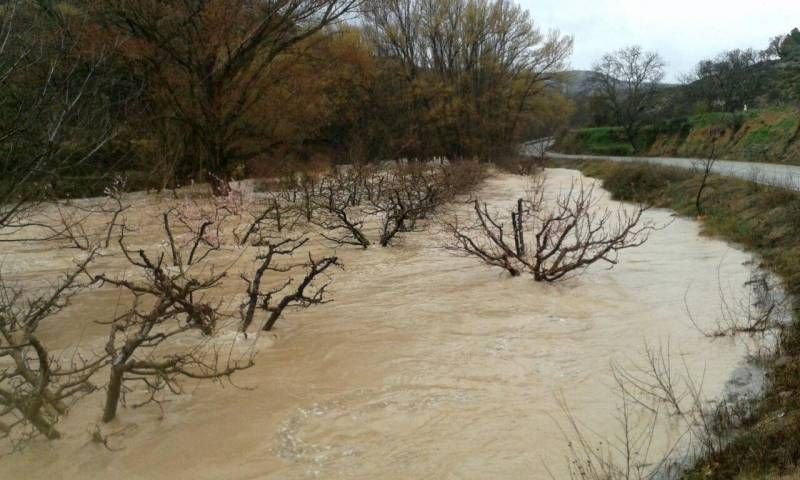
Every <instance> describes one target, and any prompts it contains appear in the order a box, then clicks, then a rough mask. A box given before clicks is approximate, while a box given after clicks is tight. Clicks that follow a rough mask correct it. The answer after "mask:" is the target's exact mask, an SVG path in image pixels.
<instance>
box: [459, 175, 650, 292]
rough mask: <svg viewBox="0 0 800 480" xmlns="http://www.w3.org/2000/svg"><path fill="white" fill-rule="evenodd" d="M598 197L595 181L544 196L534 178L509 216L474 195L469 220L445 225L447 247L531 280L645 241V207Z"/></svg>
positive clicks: (552, 277)
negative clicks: (602, 202) (604, 204)
mask: <svg viewBox="0 0 800 480" xmlns="http://www.w3.org/2000/svg"><path fill="white" fill-rule="evenodd" d="M598 201H599V197H598V196H597V195H595V192H594V186H593V185H590V186H587V185H585V184H583V183H582V182H573V184H572V185H571V186H570V188H569V189H567V190H566V191H564V192H560V193H558V194H557V195H556V196H555V197H554V198H552V199H548V198H547V196H546V188H545V185H544V181H543V180H542V179H541V178H539V179H535V180H534V181H533V184H532V187H531V189H530V192H529V194H528V196H527V198H525V199H519V200H518V202H517V205H516V209H514V210H513V211H512V212H510V215H509V217H510V218H508V220H504V219H501V218H500V215H498V214H497V213H495V212H492V211H490V210H489V207H488V206H487V205H486V204H485V203H481V201H480V200H479V199H476V200H474V202H473V211H474V217H473V221H472V223H471V224H467V225H461V224H459V223H458V220H457V219H456V220H455V221H452V222H449V223H446V224H445V229H446V230H447V231H448V232H449V233H450V234H451V238H452V241H451V243H449V244H448V245H446V248H448V249H449V250H451V251H454V252H456V253H458V254H463V255H467V256H473V257H477V258H479V259H480V260H481V261H483V262H484V263H486V264H488V265H492V266H496V267H500V268H503V269H505V270H507V271H508V272H509V273H510V274H511V275H512V276H519V275H521V274H522V273H524V272H527V273H530V274H531V275H532V276H533V278H534V280H536V281H547V282H553V281H557V280H560V279H562V278H564V277H566V276H568V275H570V274H572V273H574V272H579V271H581V270H583V269H585V268H586V267H588V266H589V265H591V264H593V263H597V262H603V263H607V264H610V265H615V264H616V263H617V259H618V255H619V252H621V251H622V250H626V249H629V248H635V247H638V246H641V245H642V244H644V243H645V242H646V241H647V239H648V235H649V233H650V232H651V231H652V230H653V229H654V228H655V227H654V225H653V224H652V223H651V222H649V221H646V220H644V219H643V218H642V216H643V214H644V212H645V210H646V209H645V207H642V206H638V207H635V208H626V207H619V208H617V209H616V210H612V209H609V208H601V207H599V206H598V205H597V203H598ZM509 220H510V225H509V223H506V222H508V221H509Z"/></svg>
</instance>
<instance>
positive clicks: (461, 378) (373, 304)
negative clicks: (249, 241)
mask: <svg viewBox="0 0 800 480" xmlns="http://www.w3.org/2000/svg"><path fill="white" fill-rule="evenodd" d="M578 175H579V174H578V173H577V172H574V171H567V170H550V171H548V182H549V183H550V184H551V185H552V186H554V188H559V187H564V186H566V185H568V184H569V182H570V181H571V180H572V179H574V178H575V177H576V176H578ZM584 181H586V182H591V181H592V180H589V179H585V180H584ZM525 187H526V183H525V180H524V179H523V178H522V177H517V176H512V175H504V174H498V175H495V176H493V177H492V178H490V179H489V180H488V181H487V182H486V184H485V185H484V186H483V187H482V189H481V192H480V195H481V198H483V199H484V200H486V201H487V202H488V203H489V204H491V205H495V206H498V207H500V206H504V205H508V204H510V203H511V202H513V201H514V200H515V199H516V198H517V197H518V196H519V195H520V194H522V193H523V192H524V190H525ZM604 202H608V203H613V202H611V201H610V200H608V199H605V200H604ZM459 208H461V209H462V210H463V212H464V213H466V212H467V211H468V208H469V207H468V206H464V207H459ZM131 215H132V216H134V215H135V214H134V213H132V214H131ZM646 215H647V217H648V218H649V219H651V220H653V221H654V222H655V223H656V224H659V225H667V226H666V228H664V229H661V230H658V231H656V232H654V233H653V234H652V235H651V238H650V240H649V242H648V243H646V244H645V245H644V246H642V247H641V248H637V249H633V250H628V251H625V252H623V254H622V257H621V262H620V263H619V265H617V266H616V267H615V268H614V269H611V270H609V269H607V268H605V267H603V266H596V267H593V268H591V269H589V270H588V271H587V272H586V273H585V274H584V275H582V276H579V277H576V278H573V279H570V280H568V281H565V282H562V283H557V284H553V285H548V284H538V283H536V282H534V281H532V280H531V279H530V278H529V277H521V278H510V277H509V276H508V275H507V274H505V273H504V272H502V271H500V270H497V269H492V268H489V267H486V266H484V265H482V264H480V263H478V262H476V261H475V260H474V259H469V258H460V257H456V256H453V255H452V254H451V253H449V252H447V251H445V250H444V249H442V248H441V245H442V234H441V233H439V232H437V231H436V229H435V228H431V229H428V230H427V231H424V232H418V233H411V234H407V235H405V236H403V238H402V239H400V240H399V242H398V243H397V245H395V246H393V247H392V248H386V249H383V248H380V247H378V246H374V247H372V248H370V249H368V250H366V251H362V250H360V249H356V248H340V249H339V250H338V252H337V253H338V255H339V256H340V257H341V259H342V262H343V263H344V265H345V268H344V270H342V271H337V272H336V273H335V276H334V281H333V284H332V285H331V287H330V294H331V297H332V298H333V299H334V301H333V302H332V303H328V304H324V305H320V306H315V307H313V308H310V309H307V310H303V311H292V312H289V313H287V314H286V317H285V318H282V319H281V320H280V321H279V322H278V324H277V327H276V329H275V331H274V332H270V333H266V334H262V335H261V336H260V338H258V339H257V340H255V345H254V344H253V342H254V341H253V340H244V339H241V338H239V339H238V340H237V341H238V342H239V343H240V344H241V348H243V349H244V348H249V347H253V346H254V347H256V348H258V353H257V355H256V359H255V360H256V366H255V367H253V368H251V369H249V370H247V371H244V372H241V373H240V374H238V375H237V376H236V377H235V378H234V379H235V383H236V385H237V386H238V387H239V388H234V387H232V386H230V385H223V386H222V387H220V386H219V385H216V384H211V383H204V384H201V385H197V386H190V388H188V389H187V394H186V395H183V396H180V397H169V398H168V401H167V402H165V403H164V405H163V412H162V411H161V410H160V409H159V408H158V407H157V406H155V405H149V406H146V407H143V408H140V409H135V410H134V409H121V411H120V415H119V418H118V420H115V421H114V422H113V423H112V424H111V425H110V426H108V427H105V428H104V432H106V433H109V432H117V433H118V435H113V436H112V437H110V440H109V445H110V446H111V447H113V449H114V450H115V451H110V450H108V449H106V448H105V447H103V446H102V445H99V444H96V443H92V442H91V439H90V433H91V431H92V430H93V429H94V425H95V424H96V423H97V422H98V421H99V417H100V413H101V408H102V394H97V395H94V396H91V397H89V398H86V399H84V400H83V401H82V402H80V403H79V404H77V405H76V406H75V408H73V410H72V411H71V412H70V414H69V416H68V417H67V418H65V419H64V421H63V424H62V426H61V430H62V431H63V433H64V434H65V438H64V439H62V440H60V441H57V442H46V441H36V442H35V443H34V444H33V445H31V446H30V447H29V448H28V449H27V450H25V451H24V452H22V453H20V454H14V455H11V456H7V457H5V458H2V459H0V478H3V479H6V478H7V479H27V478H31V479H38V478H42V479H44V478H48V479H58V478H65V479H90V478H98V479H99V478H109V479H111V478H126V479H127V478H134V479H170V480H174V479H222V478H224V479H262V478H263V479H305V478H325V479H328V478H330V479H411V478H413V479H422V478H431V479H439V478H441V479H478V478H480V479H485V478H498V479H503V478H508V479H512V478H513V479H517V478H530V479H541V478H548V474H547V470H548V468H549V469H550V470H551V471H553V472H554V474H555V475H556V476H557V478H562V477H561V475H562V474H563V472H564V469H565V467H566V464H567V462H566V460H565V458H566V457H565V455H566V453H567V448H566V442H565V439H564V435H563V433H562V428H565V426H566V425H567V422H566V417H565V415H564V413H563V412H562V410H561V407H560V405H559V398H562V399H564V400H565V401H566V403H567V404H568V406H569V409H570V411H571V412H572V413H573V414H574V415H575V417H576V418H578V419H580V420H581V421H582V422H584V423H585V424H586V425H587V427H589V428H591V429H592V430H593V431H597V432H609V436H614V435H615V434H617V433H618V431H619V429H618V422H617V419H618V408H619V405H620V398H619V396H618V395H617V394H615V384H614V381H613V378H612V376H611V369H610V363H611V362H612V361H616V362H618V363H620V364H622V365H627V364H631V362H637V361H639V360H640V359H641V352H642V349H643V345H644V342H645V341H648V342H650V343H652V344H657V343H658V342H666V341H667V340H668V341H669V343H670V347H671V350H672V354H673V355H674V356H675V358H676V360H675V362H676V363H677V364H679V365H680V368H681V369H683V366H682V363H681V361H683V362H685V363H686V365H687V367H688V369H689V370H690V371H692V372H696V373H697V375H698V376H702V377H703V378H704V381H703V387H704V391H705V393H706V395H708V396H709V397H714V396H718V395H719V394H720V392H721V391H722V389H723V387H724V385H725V383H726V382H727V381H728V379H729V378H730V376H731V372H732V371H733V370H734V369H735V368H736V367H737V366H739V365H740V364H741V362H742V361H743V359H744V357H745V355H746V351H745V347H744V346H742V345H741V344H738V343H735V342H733V341H730V340H726V339H717V340H714V341H712V340H710V339H708V338H705V337H704V336H703V335H702V334H700V333H699V332H698V330H697V329H696V328H695V327H694V326H693V325H692V324H691V322H690V321H689V318H688V316H687V314H686V306H685V305H684V303H686V304H688V307H689V308H690V309H691V311H692V312H693V314H694V315H695V317H696V318H697V319H699V321H701V322H708V324H712V323H713V322H714V320H715V319H716V318H718V317H719V308H720V296H719V290H720V279H721V282H722V287H723V288H724V289H726V290H727V291H730V292H732V294H736V292H739V291H742V292H743V291H744V289H745V287H744V283H745V281H746V280H747V279H748V274H749V271H750V268H749V266H748V263H749V262H750V260H751V258H750V256H749V255H747V254H745V253H743V252H741V251H739V250H737V249H735V248H732V247H730V246H729V245H727V244H725V243H722V242H719V241H716V240H711V239H708V238H705V237H702V236H700V235H699V227H698V225H697V224H696V223H694V222H692V221H689V220H684V219H673V218H672V217H671V215H670V213H669V212H667V211H661V210H652V211H649V212H648V213H647V214H646ZM147 218H148V216H147V214H146V213H143V214H140V217H139V221H140V222H141V223H142V224H143V225H145V224H146V223H147ZM148 228H149V230H148ZM156 228H157V226H150V227H147V228H143V229H142V230H141V231H140V233H139V234H137V236H133V237H132V241H135V242H142V243H144V244H146V243H147V242H148V237H147V235H148V234H147V232H148V231H150V232H153V231H155V229H156ZM151 243H152V242H151ZM323 245H324V244H323V242H321V241H318V242H317V243H316V245H315V247H314V248H315V249H322V248H323ZM11 248H12V247H11V246H9V245H5V246H1V247H0V256H2V258H3V269H4V272H6V276H7V277H9V278H12V279H17V280H18V281H20V282H21V283H22V284H26V283H27V284H30V285H34V284H37V282H40V281H41V280H42V279H44V278H47V276H48V275H50V274H52V273H54V272H56V271H59V270H60V269H63V268H66V267H67V266H68V265H69V261H70V259H69V258H66V259H65V258H61V257H59V255H61V256H63V255H64V254H63V252H60V251H58V250H49V249H47V248H46V247H42V246H41V245H39V246H37V245H34V244H26V245H16V246H13V249H14V250H11ZM234 257H235V255H233V254H231V258H232V259H233V258H234ZM103 262H104V263H105V266H106V267H107V268H109V269H112V270H113V269H114V268H117V269H120V268H122V263H121V262H119V261H118V259H103V260H102V262H101V263H103ZM242 263H244V264H245V265H244V266H243V265H241V264H242ZM246 264H247V260H246V258H243V259H240V260H239V264H237V266H236V267H235V268H244V267H248V265H246ZM225 288H230V289H231V290H230V291H231V293H234V292H236V291H235V290H234V288H239V290H238V291H241V286H239V287H235V285H233V284H231V285H227V284H226V287H225ZM116 295H117V293H116V292H114V291H107V292H106V291H95V292H91V291H90V292H87V293H85V294H82V295H81V296H80V297H79V298H77V299H76V300H75V302H74V305H73V306H72V307H71V308H70V309H69V310H68V311H66V312H65V316H64V317H63V318H60V319H58V320H59V321H58V322H52V323H51V324H48V325H46V331H45V333H46V336H47V338H48V340H49V341H50V342H56V343H60V344H61V345H62V346H64V347H66V346H68V345H69V344H71V343H74V342H75V341H76V339H78V338H80V339H81V341H82V343H84V344H87V345H92V344H96V345H100V344H102V342H103V341H104V339H105V335H106V331H107V327H104V326H99V325H95V324H93V323H92V320H94V319H107V318H108V317H110V316H111V314H112V313H113V309H114V305H115V303H116V299H117V298H116ZM684 299H685V302H684ZM224 337H225V338H226V339H228V341H234V339H236V338H237V337H236V335H235V333H233V332H231V333H229V334H226V335H224ZM678 359H682V360H678ZM679 434H680V432H679V431H676V430H674V429H670V428H659V430H658V433H657V438H656V441H655V443H654V446H653V450H654V451H656V450H658V449H663V448H665V447H666V446H668V445H670V444H671V443H672V442H673V441H674V440H675V439H676V438H677V436H678V435H679Z"/></svg>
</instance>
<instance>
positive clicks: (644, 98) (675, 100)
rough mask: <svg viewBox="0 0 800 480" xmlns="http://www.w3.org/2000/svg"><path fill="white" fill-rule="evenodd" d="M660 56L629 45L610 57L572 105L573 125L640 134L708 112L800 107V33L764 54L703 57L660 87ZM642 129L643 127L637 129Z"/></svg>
mask: <svg viewBox="0 0 800 480" xmlns="http://www.w3.org/2000/svg"><path fill="white" fill-rule="evenodd" d="M663 66H664V61H663V59H661V57H660V56H659V55H658V53H657V52H643V51H642V50H641V48H639V47H635V46H634V47H628V48H625V49H622V50H620V51H617V52H612V53H609V54H607V55H605V56H604V57H603V58H602V59H600V60H598V62H597V63H596V64H595V66H594V69H593V71H592V72H591V73H590V74H588V75H587V76H586V77H585V80H584V85H583V86H582V87H583V88H581V89H580V92H579V93H578V94H577V95H576V98H574V99H573V100H574V101H575V102H576V104H577V108H576V113H575V115H574V116H573V118H572V120H571V124H572V125H573V126H576V127H593V126H610V125H614V126H621V127H623V128H625V130H626V131H628V133H627V136H628V137H632V136H635V135H636V134H637V133H638V132H637V131H638V130H639V128H640V126H641V125H644V124H653V123H656V122H658V121H663V120H668V119H675V118H681V117H689V116H692V115H698V114H707V113H716V112H723V113H735V112H741V111H742V110H744V109H745V107H746V108H747V109H754V108H768V107H796V106H797V105H800V30H798V29H794V30H792V32H790V33H789V34H786V35H778V36H776V37H774V38H773V39H772V40H771V41H770V42H769V44H768V46H767V47H766V48H765V49H763V50H757V49H753V48H750V49H734V50H729V51H725V52H721V53H720V54H718V55H716V56H714V57H713V58H708V59H704V60H702V61H700V62H698V64H697V65H696V66H695V68H694V69H693V70H692V71H691V72H689V73H686V74H684V75H682V76H681V78H680V83H678V84H666V83H663V78H664V68H663ZM637 125H638V127H637Z"/></svg>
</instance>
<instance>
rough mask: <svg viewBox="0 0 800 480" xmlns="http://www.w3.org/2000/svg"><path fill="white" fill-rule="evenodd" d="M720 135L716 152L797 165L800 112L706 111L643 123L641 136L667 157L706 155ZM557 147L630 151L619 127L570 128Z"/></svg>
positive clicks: (649, 151)
mask: <svg viewBox="0 0 800 480" xmlns="http://www.w3.org/2000/svg"><path fill="white" fill-rule="evenodd" d="M713 134H717V135H719V137H718V140H717V147H716V153H717V156H719V157H721V158H725V159H728V160H743V161H751V162H772V163H789V164H796V165H800V113H799V112H798V111H796V110H794V109H768V110H758V111H756V110H751V111H750V112H747V113H736V114H731V113H709V114H703V115H695V116H692V117H687V118H681V119H675V120H669V121H665V122H661V123H659V124H657V125H653V126H650V127H648V128H646V129H645V130H644V131H643V132H642V134H641V137H640V138H639V140H638V141H637V144H638V145H641V146H642V147H640V148H642V154H644V155H649V156H665V157H705V156H707V155H708V154H709V153H710V149H711V147H710V145H711V144H712V135H713ZM556 150H558V151H563V152H564V153H586V154H594V155H632V154H633V148H632V147H631V146H630V145H628V144H627V143H626V142H625V139H624V136H623V135H622V131H621V130H620V129H619V128H613V127H602V128H590V129H580V130H574V131H571V132H569V133H568V134H566V135H565V136H564V138H562V139H561V140H560V141H559V144H558V145H557V146H556Z"/></svg>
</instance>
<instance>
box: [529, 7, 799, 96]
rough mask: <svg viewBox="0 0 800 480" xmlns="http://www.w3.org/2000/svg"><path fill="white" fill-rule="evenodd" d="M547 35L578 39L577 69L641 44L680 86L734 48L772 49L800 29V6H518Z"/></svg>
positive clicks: (576, 48) (669, 79)
mask: <svg viewBox="0 0 800 480" xmlns="http://www.w3.org/2000/svg"><path fill="white" fill-rule="evenodd" d="M518 1H519V2H520V3H521V4H522V5H523V6H524V7H526V8H527V9H528V10H530V12H531V15H532V16H533V19H534V21H535V22H536V23H537V24H538V25H539V27H540V28H542V30H549V29H559V30H561V31H562V32H563V33H568V34H571V35H573V36H574V37H575V53H574V54H573V56H572V67H573V68H575V69H582V70H583V69H587V70H588V69H590V68H591V66H592V63H593V62H594V61H595V60H597V59H598V58H599V57H600V56H602V55H603V54H604V53H606V52H609V51H613V50H616V49H619V48H621V47H624V46H627V45H633V44H638V45H641V46H642V47H644V48H645V49H647V50H656V51H658V52H659V53H660V54H661V56H662V57H663V58H664V60H665V61H666V62H667V71H668V76H667V80H668V81H674V80H675V79H676V78H677V77H678V76H679V75H680V74H681V73H686V72H688V71H690V70H691V69H692V67H693V66H694V65H695V64H696V63H697V62H698V61H699V60H702V59H703V58H708V57H711V56H714V55H716V54H717V53H719V52H721V51H723V50H730V49H733V48H748V47H753V48H757V49H759V50H760V49H763V48H766V46H767V44H768V43H769V39H770V38H771V37H774V36H775V35H778V34H782V33H788V32H789V31H790V30H791V29H792V28H794V27H800V0H757V1H754V0H748V1H743V0H732V1H731V0H728V1H725V0H662V1H657V2H655V1H641V0H617V1H613V0H518Z"/></svg>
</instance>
